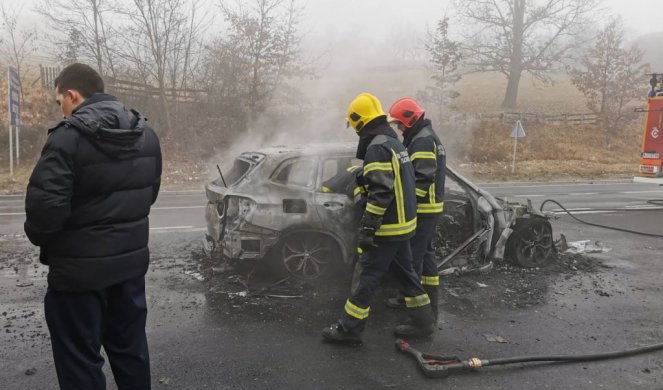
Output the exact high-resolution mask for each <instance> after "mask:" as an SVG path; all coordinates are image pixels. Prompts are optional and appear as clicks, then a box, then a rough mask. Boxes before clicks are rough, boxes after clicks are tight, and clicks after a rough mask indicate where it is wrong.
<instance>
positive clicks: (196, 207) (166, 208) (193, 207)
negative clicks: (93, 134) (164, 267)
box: [0, 206, 207, 217]
mask: <svg viewBox="0 0 663 390" xmlns="http://www.w3.org/2000/svg"><path fill="white" fill-rule="evenodd" d="M205 207H207V206H173V207H152V209H151V210H182V209H204V208H205ZM12 215H25V213H24V212H22V213H0V217H8V216H12Z"/></svg>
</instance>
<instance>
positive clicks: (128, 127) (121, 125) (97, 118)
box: [62, 93, 147, 159]
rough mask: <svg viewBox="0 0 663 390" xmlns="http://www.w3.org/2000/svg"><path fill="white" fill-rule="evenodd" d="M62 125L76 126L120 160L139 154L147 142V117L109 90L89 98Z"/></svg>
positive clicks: (106, 152) (100, 147)
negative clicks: (125, 103)
mask: <svg viewBox="0 0 663 390" xmlns="http://www.w3.org/2000/svg"><path fill="white" fill-rule="evenodd" d="M62 124H64V125H65V126H70V127H73V128H75V129H76V130H78V131H79V132H80V133H81V134H83V135H84V136H85V137H87V138H88V139H89V140H90V141H91V142H92V143H93V144H94V145H95V146H96V147H97V148H99V149H100V150H101V151H102V152H104V153H105V154H107V155H109V156H111V157H114V158H118V159H126V158H131V157H133V156H135V155H136V154H138V152H140V151H141V150H142V148H143V144H144V143H145V129H146V128H147V119H146V118H145V117H144V116H142V115H141V114H140V113H138V112H137V111H134V110H129V109H127V108H126V107H124V105H123V104H122V103H121V102H120V101H118V100H117V99H116V98H115V97H114V96H112V95H108V94H105V93H95V94H94V95H92V96H90V97H89V98H87V99H85V101H84V102H83V103H81V104H80V105H79V106H78V107H76V108H75V109H74V111H73V112H72V113H71V115H70V116H69V117H68V118H67V119H66V120H65V121H64V122H63V123H62Z"/></svg>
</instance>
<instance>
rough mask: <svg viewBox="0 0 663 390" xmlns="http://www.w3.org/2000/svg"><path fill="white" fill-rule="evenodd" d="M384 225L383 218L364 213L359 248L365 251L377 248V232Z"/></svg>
mask: <svg viewBox="0 0 663 390" xmlns="http://www.w3.org/2000/svg"><path fill="white" fill-rule="evenodd" d="M381 225H382V217H381V216H378V215H375V214H373V213H369V212H364V215H363V216H362V218H361V222H359V240H358V246H359V248H361V249H362V250H363V251H366V250H369V249H372V248H377V244H376V243H375V232H376V231H377V230H378V229H379V228H380V226H381Z"/></svg>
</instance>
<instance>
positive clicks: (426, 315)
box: [394, 305, 435, 337]
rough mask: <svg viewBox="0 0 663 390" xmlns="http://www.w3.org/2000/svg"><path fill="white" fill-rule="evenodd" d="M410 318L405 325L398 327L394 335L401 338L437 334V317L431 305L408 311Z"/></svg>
mask: <svg viewBox="0 0 663 390" xmlns="http://www.w3.org/2000/svg"><path fill="white" fill-rule="evenodd" d="M408 311H409V312H410V316H409V318H408V320H407V321H406V323H405V324H402V325H398V326H396V328H395V329H394V334H395V335H396V336H399V337H421V336H429V335H431V334H433V333H434V332H435V317H434V315H433V309H432V308H431V305H426V306H422V307H417V308H412V309H408Z"/></svg>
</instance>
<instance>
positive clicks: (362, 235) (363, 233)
mask: <svg viewBox="0 0 663 390" xmlns="http://www.w3.org/2000/svg"><path fill="white" fill-rule="evenodd" d="M357 246H358V247H359V249H361V252H363V251H367V250H370V249H373V248H377V247H378V246H377V244H376V243H375V230H373V229H360V230H359V241H358V242H357Z"/></svg>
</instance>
